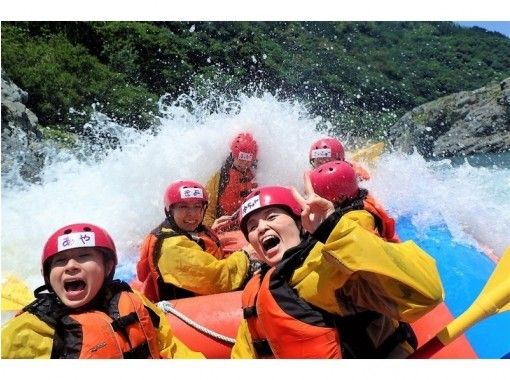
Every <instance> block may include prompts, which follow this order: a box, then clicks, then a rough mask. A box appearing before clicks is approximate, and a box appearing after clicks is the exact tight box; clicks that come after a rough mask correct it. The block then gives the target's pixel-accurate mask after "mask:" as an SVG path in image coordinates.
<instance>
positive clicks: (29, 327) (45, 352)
mask: <svg viewBox="0 0 510 380" xmlns="http://www.w3.org/2000/svg"><path fill="white" fill-rule="evenodd" d="M134 294H135V296H137V297H140V299H141V301H142V302H143V304H144V305H145V306H146V307H147V308H150V309H151V310H152V311H154V313H156V314H157V316H158V317H159V326H158V327H157V328H155V327H154V326H152V327H153V328H155V329H156V338H157V345H158V348H159V355H160V356H161V358H175V359H187V358H189V359H202V358H204V356H203V355H202V354H201V353H200V352H195V351H192V350H190V349H189V348H188V347H187V346H186V345H185V344H184V343H182V342H181V341H180V340H179V339H178V338H176V337H175V336H174V335H173V333H172V329H171V327H170V324H169V323H168V320H167V318H166V316H165V314H164V313H163V312H162V311H161V310H160V309H159V308H158V307H157V306H156V305H154V304H153V303H151V302H150V301H149V300H148V299H146V298H145V297H144V296H143V295H142V294H140V293H138V292H135V293H134ZM101 314H103V315H104V318H105V319H107V320H109V319H108V318H109V317H108V316H107V315H106V314H105V313H101ZM71 316H72V314H71ZM89 328H91V329H94V326H91V327H89ZM96 328H98V327H96ZM92 333H93V332H92ZM98 333H100V332H99V331H98ZM102 333H103V334H107V333H108V331H102ZM111 334H112V335H114V333H113V329H112V332H111ZM87 335H89V334H87ZM54 336H55V330H54V329H53V328H52V327H51V326H50V325H49V324H47V323H46V322H44V321H43V320H41V319H40V318H39V317H37V316H36V315H35V314H32V313H30V312H28V311H24V312H22V313H21V314H19V315H18V316H16V317H14V318H13V319H12V320H10V321H8V322H7V323H6V324H5V325H4V326H3V327H2V359H49V358H51V353H52V349H53V343H54Z"/></svg>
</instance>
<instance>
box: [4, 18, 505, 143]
mask: <svg viewBox="0 0 510 380" xmlns="http://www.w3.org/2000/svg"><path fill="white" fill-rule="evenodd" d="M2 66H3V68H4V69H5V70H6V72H7V73H8V74H9V75H10V77H11V79H12V80H13V81H14V82H15V83H16V84H18V85H19V86H20V87H21V88H23V89H24V90H26V91H28V93H29V95H30V100H29V104H28V106H29V107H30V108H31V109H33V110H34V111H35V113H36V114H37V115H38V117H39V120H40V122H41V123H42V124H43V125H56V126H59V128H61V129H62V130H68V131H77V132H79V131H80V128H81V126H82V125H83V124H84V122H86V121H87V120H88V117H89V115H90V113H91V112H92V109H93V107H92V105H93V104H94V106H95V108H96V110H99V111H101V112H104V113H106V114H107V115H108V116H110V117H111V118H113V119H115V120H117V121H118V122H121V123H125V124H128V125H133V126H136V127H137V128H146V127H148V126H149V125H150V124H151V123H152V120H153V118H154V116H156V113H157V109H156V100H157V99H158V98H159V97H160V96H162V95H163V94H169V96H170V97H171V98H173V99H176V98H177V96H179V95H180V94H182V93H187V92H188V91H189V89H190V88H193V89H194V90H195V93H196V94H197V96H198V97H199V98H202V99H207V97H208V91H210V89H211V82H213V83H215V85H216V89H217V91H222V92H223V93H225V94H235V93H236V92H237V91H239V90H244V91H246V90H247V89H250V88H259V87H260V88H264V89H266V90H268V91H271V92H278V93H279V94H280V96H284V97H289V98H296V99H299V100H301V101H303V102H305V103H306V104H308V105H309V107H310V111H311V112H314V113H317V114H320V115H322V116H323V117H324V118H326V119H328V120H330V121H331V122H333V123H334V124H335V125H337V127H338V128H342V129H347V130H348V131H349V132H350V133H353V134H357V135H363V136H365V135H366V136H370V135H383V134H384V130H385V129H386V128H387V127H388V126H389V125H391V124H392V123H394V122H395V120H396V119H397V118H398V117H399V116H401V115H402V114H403V113H404V112H406V111H408V110H409V109H411V108H413V107H415V106H417V105H419V104H422V103H425V102H428V101H431V100H434V99H436V98H438V97H442V96H445V95H448V94H451V93H453V92H457V91H461V90H472V89H475V88H478V87H481V86H483V85H485V84H486V83H489V82H491V81H497V80H501V79H503V78H505V77H508V76H510V39H509V38H506V37H504V36H501V35H499V34H497V33H487V32H485V31H483V30H481V29H478V28H471V29H465V28H461V27H460V26H457V25H456V24H454V23H452V22H3V23H2Z"/></svg>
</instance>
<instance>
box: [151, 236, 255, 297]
mask: <svg viewBox="0 0 510 380" xmlns="http://www.w3.org/2000/svg"><path fill="white" fill-rule="evenodd" d="M157 267H158V270H159V272H160V274H161V278H162V280H163V282H165V283H167V284H173V285H175V286H177V287H179V288H183V289H186V290H189V291H191V292H193V293H194V294H197V295H207V294H216V293H223V292H229V291H232V290H236V289H239V288H240V287H241V286H242V285H243V284H244V283H245V281H246V280H247V277H248V272H249V267H250V262H249V259H248V256H247V255H246V254H245V253H244V251H235V252H233V253H232V254H230V255H229V256H227V257H226V258H224V259H221V260H219V259H217V258H216V257H214V256H213V255H211V254H210V253H208V252H205V251H204V250H202V248H201V247H200V246H199V245H198V244H197V243H195V242H194V241H193V240H190V239H188V238H187V237H186V236H184V235H177V236H172V237H169V238H166V239H165V240H164V241H163V243H162V245H161V250H160V256H159V258H158V259H157Z"/></svg>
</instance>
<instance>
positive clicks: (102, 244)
mask: <svg viewBox="0 0 510 380" xmlns="http://www.w3.org/2000/svg"><path fill="white" fill-rule="evenodd" d="M84 247H93V248H103V249H104V250H105V251H106V252H108V253H109V254H110V257H111V258H112V259H113V261H114V263H115V265H117V262H118V260H117V250H116V249H115V244H114V243H113V240H112V238H111V237H110V235H109V234H108V232H106V231H105V230H104V229H102V228H101V227H98V226H96V225H94V224H91V223H76V224H70V225H68V226H65V227H62V228H59V229H58V230H57V231H55V232H54V233H53V234H52V235H51V236H50V237H49V239H48V241H47V242H46V244H45V245H44V249H43V253H42V257H41V266H42V270H43V276H44V277H45V279H46V277H47V273H46V271H47V270H46V267H47V265H46V264H47V263H48V259H50V258H51V257H53V256H55V255H56V254H57V253H60V252H64V251H67V250H69V249H74V248H84ZM114 268H115V266H114Z"/></svg>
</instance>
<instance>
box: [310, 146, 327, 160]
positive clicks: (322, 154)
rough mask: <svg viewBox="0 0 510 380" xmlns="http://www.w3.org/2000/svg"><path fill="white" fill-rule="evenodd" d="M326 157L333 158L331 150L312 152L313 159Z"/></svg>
mask: <svg viewBox="0 0 510 380" xmlns="http://www.w3.org/2000/svg"><path fill="white" fill-rule="evenodd" d="M324 157H331V149H329V148H324V149H314V150H312V155H311V158H324Z"/></svg>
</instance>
